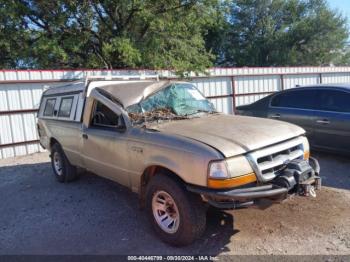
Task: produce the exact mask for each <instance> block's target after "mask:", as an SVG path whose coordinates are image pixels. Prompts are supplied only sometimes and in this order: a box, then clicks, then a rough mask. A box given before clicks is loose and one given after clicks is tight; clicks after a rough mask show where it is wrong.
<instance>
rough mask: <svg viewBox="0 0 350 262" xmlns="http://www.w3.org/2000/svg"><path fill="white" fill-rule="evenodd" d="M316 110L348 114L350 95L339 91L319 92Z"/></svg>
mask: <svg viewBox="0 0 350 262" xmlns="http://www.w3.org/2000/svg"><path fill="white" fill-rule="evenodd" d="M317 98H318V103H317V109H318V110H323V111H333V112H346V113H349V112H350V93H348V92H344V91H339V90H329V89H328V90H320V91H319V92H318V96H317Z"/></svg>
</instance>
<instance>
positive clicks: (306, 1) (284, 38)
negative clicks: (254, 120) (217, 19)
mask: <svg viewBox="0 0 350 262" xmlns="http://www.w3.org/2000/svg"><path fill="white" fill-rule="evenodd" d="M226 6H227V7H228V8H229V12H228V13H227V17H228V21H227V22H226V23H227V24H226V27H227V28H228V29H227V30H226V31H225V33H226V37H225V39H224V40H223V42H222V43H221V45H222V46H223V50H222V51H221V52H222V54H224V55H223V57H221V60H218V63H220V64H224V65H233V66H287V65H327V64H330V63H334V62H335V63H336V62H337V61H341V59H339V57H341V56H343V55H344V52H343V49H344V46H345V44H346V41H347V39H348V29H347V21H346V19H345V18H344V17H343V16H342V15H340V14H339V13H337V12H336V11H334V10H331V9H330V8H329V7H328V5H327V2H326V1H325V0H259V1H255V0H236V1H229V3H227V2H226Z"/></svg>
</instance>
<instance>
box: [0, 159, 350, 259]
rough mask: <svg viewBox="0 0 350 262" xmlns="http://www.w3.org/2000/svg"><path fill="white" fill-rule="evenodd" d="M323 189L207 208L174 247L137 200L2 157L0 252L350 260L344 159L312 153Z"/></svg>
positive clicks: (348, 178)
mask: <svg viewBox="0 0 350 262" xmlns="http://www.w3.org/2000/svg"><path fill="white" fill-rule="evenodd" d="M316 157H317V158H318V159H319V161H320V164H321V172H322V178H323V184H324V187H323V188H322V190H321V191H319V192H317V197H316V198H305V197H292V198H290V199H288V200H286V201H284V202H283V203H281V204H276V205H272V206H269V207H260V208H248V209H240V210H234V211H229V212H221V211H218V210H214V209H210V210H209V212H208V223H207V230H206V232H205V234H204V235H203V237H202V238H201V239H199V240H198V241H196V242H195V243H194V244H193V245H191V246H188V247H184V248H173V247H170V246H168V245H166V244H164V243H162V242H161V241H160V240H159V239H158V238H157V236H156V235H155V234H154V233H153V231H152V229H151V227H150V225H149V224H148V222H147V219H146V216H145V214H144V212H143V211H141V210H139V208H138V199H137V195H136V194H133V193H131V192H130V191H129V190H128V189H125V188H123V187H121V186H119V185H118V184H116V183H114V182H111V181H108V180H106V179H103V178H100V177H97V176H94V175H92V174H86V175H84V176H82V177H81V178H80V179H79V180H78V181H76V182H73V183H69V184H60V183H58V182H56V181H55V179H54V177H53V174H52V171H51V166H50V164H49V162H48V161H49V158H48V154H47V153H40V154H34V155H30V156H24V157H17V158H12V159H3V160H0V199H1V201H0V212H1V213H0V255H3V254H124V255H125V254H134V255H135V254H139V255H146V254H148V255H160V254H163V255H176V254H179V255H180V254H181V255H184V254H193V255H203V254H207V255H216V256H217V255H228V254H231V255H232V254H243V255H246V254H253V255H259V254H274V255H284V254H295V255H309V254H323V255H336V254H343V255H350V161H349V158H344V157H339V156H334V155H329V154H324V153H322V154H321V153H318V154H316Z"/></svg>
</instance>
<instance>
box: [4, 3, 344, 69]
mask: <svg viewBox="0 0 350 262" xmlns="http://www.w3.org/2000/svg"><path fill="white" fill-rule="evenodd" d="M346 24H347V22H346V19H345V18H344V17H343V16H342V15H341V14H339V13H338V12H336V11H333V10H331V9H330V8H329V7H328V5H327V3H326V1H325V0H259V1H257V0H118V1H117V0H55V1H43V0H0V68H79V67H80V68H81V67H83V68H127V67H133V68H154V69H174V70H176V71H177V72H178V73H180V74H184V73H185V72H188V71H195V72H202V71H204V70H205V69H206V68H208V67H210V66H212V65H213V62H214V61H215V64H216V65H228V66H286V65H326V64H330V63H334V64H349V61H350V60H349V57H350V55H349V54H348V49H346V48H345V47H346V41H347V39H348V29H347V26H346Z"/></svg>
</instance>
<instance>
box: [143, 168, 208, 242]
mask: <svg viewBox="0 0 350 262" xmlns="http://www.w3.org/2000/svg"><path fill="white" fill-rule="evenodd" d="M168 196H170V198H171V199H170V198H168ZM145 200H146V212H147V216H148V218H149V220H150V223H151V224H152V226H153V228H154V230H155V231H156V233H157V235H158V236H160V238H161V239H162V240H163V241H164V242H166V243H168V244H171V245H173V246H185V245H189V244H191V243H192V242H193V241H194V240H195V239H197V238H199V237H200V236H201V235H202V234H203V232H204V230H205V226H206V208H205V205H204V203H203V202H202V200H201V198H200V196H199V195H196V194H193V193H190V192H188V191H186V189H185V188H184V186H183V185H181V183H179V182H177V181H175V180H173V179H171V178H169V177H167V176H166V175H162V174H157V175H155V176H154V177H153V178H152V179H151V181H150V182H149V184H148V186H147V190H146V199H145ZM159 201H160V202H159ZM172 201H173V202H174V204H175V205H171V202H172ZM161 202H166V203H168V202H170V206H171V207H170V208H169V207H168V208H167V210H168V209H170V211H169V212H166V211H164V209H163V208H164V207H165V206H167V204H165V205H164V204H163V203H161ZM168 204H169V203H168ZM158 206H162V208H161V209H162V210H160V209H158ZM174 213H175V215H174ZM176 213H177V214H176ZM169 214H170V215H169ZM170 216H173V218H175V219H174V220H175V221H176V222H173V223H172V224H171V225H170V226H168V227H166V226H164V224H163V228H162V226H161V223H162V222H157V218H158V221H160V220H161V219H160V218H162V217H166V218H164V219H165V221H164V223H165V222H166V224H168V223H169V221H171V220H172V219H173V218H171V217H170ZM164 219H163V220H164ZM170 231H171V232H170Z"/></svg>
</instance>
